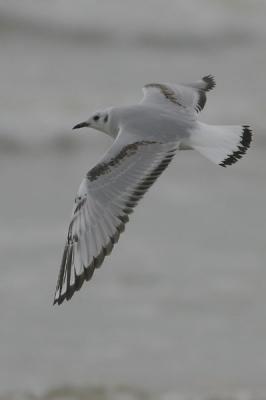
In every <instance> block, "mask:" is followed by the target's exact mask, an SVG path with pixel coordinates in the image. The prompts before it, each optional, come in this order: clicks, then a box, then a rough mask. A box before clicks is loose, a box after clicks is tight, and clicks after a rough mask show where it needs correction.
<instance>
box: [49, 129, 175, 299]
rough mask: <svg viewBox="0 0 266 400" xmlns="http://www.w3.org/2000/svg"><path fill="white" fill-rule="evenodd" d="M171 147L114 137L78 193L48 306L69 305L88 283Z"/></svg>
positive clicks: (166, 160)
mask: <svg viewBox="0 0 266 400" xmlns="http://www.w3.org/2000/svg"><path fill="white" fill-rule="evenodd" d="M176 147H177V143H158V142H155V141H144V140H139V141H136V139H135V140H132V139H131V140H130V135H127V134H126V133H123V132H122V134H119V136H118V137H117V139H116V140H115V142H114V143H113V145H112V146H111V148H110V149H109V151H108V152H107V153H106V155H105V156H104V157H103V159H102V160H101V161H100V162H99V163H98V164H97V165H96V166H95V167H94V168H92V169H91V170H90V171H89V172H88V173H87V175H86V177H85V178H84V180H83V181H82V183H81V186H80V188H79V191H78V194H77V197H76V199H75V204H74V208H73V213H72V219H71V222H70V226H69V231H68V236H67V241H66V244H65V248H64V252H63V258H62V263H61V267H60V271H59V277H58V282H57V287H56V292H55V297H54V304H55V303H58V304H61V303H62V302H63V301H64V300H65V299H67V300H69V299H70V298H71V297H72V296H73V294H74V292H75V291H77V290H79V289H80V288H81V286H82V284H83V282H84V280H89V279H90V278H91V277H92V275H93V272H94V270H95V268H99V267H100V265H101V264H102V262H103V260H104V258H105V256H107V255H108V254H110V253H111V251H112V248H113V246H114V244H115V243H116V242H117V241H118V239H119V236H120V234H121V232H123V230H124V227H125V224H126V222H128V220H129V217H128V216H129V214H130V213H132V211H133V208H134V207H135V206H136V205H137V203H138V201H139V200H140V199H141V197H142V196H143V195H144V194H145V192H146V191H147V190H148V189H149V187H150V186H151V185H152V184H153V183H154V181H155V180H156V179H157V178H158V176H159V175H160V174H161V173H162V172H163V170H164V169H165V168H166V167H167V165H168V164H169V162H170V161H171V159H172V158H173V156H174V154H175V150H176Z"/></svg>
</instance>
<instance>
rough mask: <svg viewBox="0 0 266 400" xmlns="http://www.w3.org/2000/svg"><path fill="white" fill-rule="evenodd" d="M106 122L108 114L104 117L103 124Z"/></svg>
mask: <svg viewBox="0 0 266 400" xmlns="http://www.w3.org/2000/svg"><path fill="white" fill-rule="evenodd" d="M107 121H108V114H106V116H105V117H104V122H105V123H106V122H107Z"/></svg>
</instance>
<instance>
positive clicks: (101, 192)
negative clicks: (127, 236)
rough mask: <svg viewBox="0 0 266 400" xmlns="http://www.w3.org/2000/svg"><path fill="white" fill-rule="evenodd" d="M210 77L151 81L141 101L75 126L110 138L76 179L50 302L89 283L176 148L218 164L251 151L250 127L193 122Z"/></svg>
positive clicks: (211, 81)
mask: <svg viewBox="0 0 266 400" xmlns="http://www.w3.org/2000/svg"><path fill="white" fill-rule="evenodd" d="M214 87H215V80H214V77H213V76H212V75H208V76H204V77H203V78H202V79H200V80H198V81H196V82H194V83H188V84H169V83H149V84H147V85H145V86H144V88H143V92H144V96H143V98H142V100H141V102H140V103H138V104H135V105H132V106H123V107H110V108H107V109H105V110H101V111H97V112H96V113H94V114H93V115H92V116H90V118H89V119H87V120H86V121H85V122H82V123H79V124H77V125H75V126H74V128H73V129H78V128H85V127H90V128H94V129H96V130H98V131H101V132H104V133H105V134H107V135H109V136H111V137H112V138H113V143H112V145H111V147H110V148H109V150H108V151H107V152H106V154H105V155H104V156H103V157H102V159H101V160H100V161H99V162H98V163H97V164H96V165H95V166H94V167H93V168H91V169H90V171H89V172H88V173H87V174H86V176H85V178H84V179H83V181H82V182H81V185H80V187H79V190H78V193H77V196H76V198H75V202H74V207H73V211H72V217H71V221H70V225H69V229H68V234H67V239H66V244H65V247H64V251H63V257H62V262H61V266H60V271H59V276H58V281H57V286H56V291H55V297H54V304H61V303H62V302H63V301H64V300H69V299H70V298H71V297H72V296H73V294H74V293H75V292H76V291H78V290H79V289H80V288H81V286H82V285H83V283H84V281H88V280H90V279H91V277H92V275H93V273H94V271H95V269H97V268H99V267H100V266H101V265H102V263H103V261H104V259H105V257H106V256H107V255H109V254H110V253H111V251H112V249H113V246H114V244H115V243H117V241H118V239H119V236H120V234H121V233H122V232H123V231H124V229H125V224H126V223H127V222H128V220H129V215H130V214H131V213H132V211H133V209H134V207H135V206H136V205H137V204H138V202H139V200H140V199H141V198H142V197H143V195H144V194H145V193H146V192H147V190H148V189H149V188H150V186H151V185H152V184H153V183H154V182H155V181H156V180H157V178H158V177H159V176H160V175H161V173H162V172H163V171H164V170H165V169H166V167H167V166H168V164H169V163H170V162H171V160H172V159H173V157H174V155H175V153H176V152H177V150H188V149H191V150H196V151H198V152H199V153H201V154H202V155H203V156H205V157H206V158H208V159H209V160H211V161H212V162H214V163H215V164H217V165H220V166H222V167H227V166H228V165H232V164H234V163H235V162H236V161H238V160H239V159H240V158H241V157H242V156H243V154H245V152H246V150H247V149H248V147H249V146H250V142H251V139H252V131H251V129H250V127H249V126H248V125H233V126H232V125H230V126H228V125H225V126H222V125H221V126H220V125H207V124H205V123H202V122H199V121H198V114H199V112H200V111H201V110H202V109H203V108H204V106H205V103H206V93H207V92H208V91H210V90H211V89H213V88H214Z"/></svg>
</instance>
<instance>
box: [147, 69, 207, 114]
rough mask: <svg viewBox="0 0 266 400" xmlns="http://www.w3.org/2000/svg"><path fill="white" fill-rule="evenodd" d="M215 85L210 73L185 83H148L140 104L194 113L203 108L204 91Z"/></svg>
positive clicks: (204, 101) (204, 100)
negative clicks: (197, 79) (195, 80)
mask: <svg viewBox="0 0 266 400" xmlns="http://www.w3.org/2000/svg"><path fill="white" fill-rule="evenodd" d="M214 87H215V81H214V78H213V76H212V75H208V76H204V77H203V78H202V79H201V80H199V81H197V82H194V83H187V84H182V85H181V84H180V85H177V84H171V83H149V84H147V85H145V86H144V88H143V91H144V97H143V99H142V101H141V103H142V104H144V103H146V104H155V105H159V106H162V107H167V108H170V109H171V110H178V111H179V112H180V111H184V112H187V113H191V112H193V113H195V112H197V113H198V112H200V111H201V110H203V108H204V106H205V103H206V92H208V91H210V90H212V89H213V88H214Z"/></svg>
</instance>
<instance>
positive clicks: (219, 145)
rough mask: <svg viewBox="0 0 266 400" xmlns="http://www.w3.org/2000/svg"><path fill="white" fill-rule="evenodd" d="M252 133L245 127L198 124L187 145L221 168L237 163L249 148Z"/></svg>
mask: <svg viewBox="0 0 266 400" xmlns="http://www.w3.org/2000/svg"><path fill="white" fill-rule="evenodd" d="M251 139H252V131H251V129H250V127H249V126H247V125H242V126H241V125H240V126H238V125H232V126H229V125H225V126H222V125H221V126H219V125H207V124H203V123H198V126H197V129H195V130H193V132H192V134H191V136H190V139H189V143H188V145H189V146H190V147H191V148H193V149H195V150H197V151H198V152H199V153H201V154H202V155H203V156H205V157H206V158H208V159H209V160H211V161H213V162H214V163H215V164H219V165H221V166H222V167H226V166H227V165H231V164H234V163H235V162H237V161H238V160H239V159H240V158H241V157H242V156H243V154H245V152H246V151H247V149H248V148H249V146H250V142H251Z"/></svg>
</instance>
